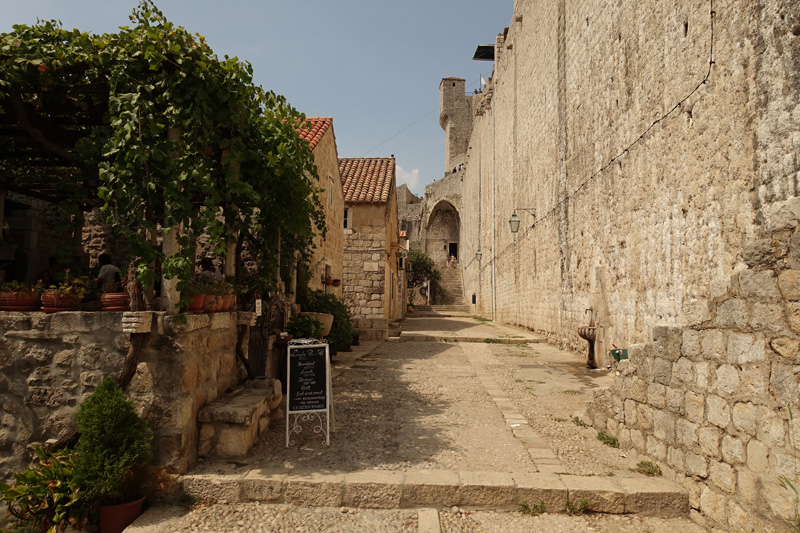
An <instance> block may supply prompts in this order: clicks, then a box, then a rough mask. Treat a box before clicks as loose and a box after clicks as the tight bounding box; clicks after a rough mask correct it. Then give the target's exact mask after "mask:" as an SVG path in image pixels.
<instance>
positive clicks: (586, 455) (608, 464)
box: [465, 344, 639, 475]
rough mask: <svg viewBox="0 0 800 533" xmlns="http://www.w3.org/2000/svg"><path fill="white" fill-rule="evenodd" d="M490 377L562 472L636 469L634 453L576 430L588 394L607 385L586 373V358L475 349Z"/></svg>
mask: <svg viewBox="0 0 800 533" xmlns="http://www.w3.org/2000/svg"><path fill="white" fill-rule="evenodd" d="M465 349H472V350H477V353H478V354H479V357H480V359H481V360H482V361H483V363H484V364H485V365H486V367H487V368H488V369H489V371H490V372H491V373H492V377H493V378H494V380H495V381H496V382H497V384H498V385H500V387H501V388H502V389H503V391H504V392H505V393H506V394H508V396H509V397H510V398H511V401H512V402H513V403H514V404H515V405H516V406H517V408H518V409H519V410H520V412H521V413H522V414H523V415H524V416H525V418H526V419H527V420H528V424H530V426H531V428H533V429H534V431H536V432H537V433H538V434H539V435H540V436H541V437H542V438H544V439H545V440H546V441H547V442H548V443H549V444H550V447H551V449H552V450H553V451H554V452H556V454H557V455H558V457H559V459H561V461H562V462H563V463H564V467H565V469H564V471H565V472H569V473H571V474H579V475H588V474H592V475H605V474H607V473H608V472H610V471H613V470H628V469H632V468H635V466H636V463H637V462H638V460H639V458H638V457H637V456H636V454H635V452H634V451H626V452H624V453H623V452H621V451H620V450H619V449H616V448H611V447H609V446H607V445H605V444H603V443H602V442H600V441H599V440H597V430H596V429H594V428H591V427H582V426H579V425H576V424H575V423H574V422H573V421H572V418H573V415H574V413H575V412H576V411H579V410H581V409H583V408H584V407H585V406H586V404H587V403H588V402H589V401H590V400H591V399H592V389H593V388H595V387H598V386H608V385H610V384H611V381H610V376H609V375H608V373H607V372H606V371H591V372H589V371H587V370H586V368H585V359H584V358H585V356H584V355H583V354H580V355H579V354H575V353H573V352H569V351H566V350H560V349H558V348H556V347H554V346H550V345H547V344H528V345H520V346H514V345H502V344H483V345H482V344H474V345H472V346H471V347H467V346H466V345H465Z"/></svg>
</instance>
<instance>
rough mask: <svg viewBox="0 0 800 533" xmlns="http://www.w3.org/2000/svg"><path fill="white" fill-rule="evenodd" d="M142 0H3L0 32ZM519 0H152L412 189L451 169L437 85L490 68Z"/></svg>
mask: <svg viewBox="0 0 800 533" xmlns="http://www.w3.org/2000/svg"><path fill="white" fill-rule="evenodd" d="M137 3H138V0H23V1H20V0H0V32H8V31H12V26H13V25H14V24H35V23H36V19H37V18H38V19H42V20H50V19H57V20H60V21H61V22H62V24H63V25H64V27H65V28H68V29H72V28H78V29H80V30H82V31H90V32H95V33H107V32H114V31H116V28H117V27H119V26H124V25H128V24H129V23H130V21H129V19H128V15H130V13H131V11H132V10H133V8H134V7H135V6H136V5H137ZM513 4H514V2H513V0H491V1H490V2H486V1H485V0H400V1H388V0H260V1H258V0H226V1H222V0H215V1H212V0H156V5H157V6H158V8H159V9H161V11H163V12H164V14H165V15H166V17H167V18H168V19H169V20H170V21H172V22H173V23H175V24H178V25H180V26H183V27H184V28H186V29H187V30H189V31H190V32H192V33H199V34H201V35H204V36H205V37H206V39H207V41H208V43H209V45H210V46H211V47H212V48H213V49H214V51H215V52H216V53H217V55H218V56H220V57H222V56H223V55H226V54H227V55H228V56H231V57H233V56H236V57H238V58H239V59H240V60H243V61H248V62H249V63H251V64H252V65H253V70H254V81H255V82H256V83H257V84H259V85H261V86H262V87H264V88H265V89H268V90H273V91H275V92H276V93H279V94H283V95H284V96H286V98H287V99H288V100H289V102H290V103H291V104H292V105H293V106H294V107H296V108H297V109H298V110H300V111H302V112H303V113H305V114H306V115H307V116H325V117H328V116H330V117H333V128H334V132H335V134H336V144H337V148H338V151H339V157H388V156H390V155H392V154H394V155H395V157H396V159H397V184H398V185H400V184H402V183H407V184H408V186H409V188H410V189H411V190H412V191H413V192H415V193H416V194H421V193H422V192H423V191H424V188H425V185H427V184H428V183H431V182H432V181H433V180H435V179H439V178H440V177H442V176H443V175H444V131H442V129H441V127H440V126H439V112H438V107H439V82H440V81H441V79H442V78H445V77H449V76H457V77H460V78H464V79H466V80H467V81H466V85H467V92H472V90H473V89H475V88H477V87H478V86H479V83H480V77H481V75H483V77H484V78H488V77H489V76H490V75H491V72H492V67H493V63H492V62H490V61H473V60H472V55H473V54H474V52H475V48H476V47H477V45H479V44H493V43H494V41H495V36H496V35H497V34H498V33H501V32H502V31H503V28H504V27H505V26H508V24H509V22H510V21H511V15H512V12H513Z"/></svg>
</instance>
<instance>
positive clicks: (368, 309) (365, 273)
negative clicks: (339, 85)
mask: <svg viewBox="0 0 800 533" xmlns="http://www.w3.org/2000/svg"><path fill="white" fill-rule="evenodd" d="M339 168H340V172H341V176H342V187H343V190H344V205H345V211H346V213H345V230H344V234H345V235H344V278H343V280H342V285H343V287H344V299H345V301H346V302H347V304H348V306H349V307H350V313H351V315H352V316H353V318H354V319H355V322H356V327H358V328H359V329H361V330H362V331H364V332H365V337H364V338H370V337H371V336H374V337H377V338H384V337H385V336H386V335H387V334H388V325H389V323H390V322H393V321H394V320H397V319H398V318H400V316H401V313H402V309H401V306H402V305H403V287H402V279H403V278H402V277H401V276H400V274H399V268H398V259H399V257H400V246H399V243H398V222H397V200H396V194H397V192H396V187H395V160H394V158H393V157H385V158H342V159H339Z"/></svg>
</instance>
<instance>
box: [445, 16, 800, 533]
mask: <svg viewBox="0 0 800 533" xmlns="http://www.w3.org/2000/svg"><path fill="white" fill-rule="evenodd" d="M798 35H800V11H798V8H797V4H796V2H790V1H788V0H755V1H745V0H733V1H730V2H725V3H721V2H718V1H714V2H711V1H710V0H709V1H707V2H695V1H688V0H686V1H684V0H678V1H677V2H673V3H670V4H669V5H666V4H663V3H661V2H657V1H655V0H646V1H644V2H639V1H637V2H634V1H632V0H623V1H622V2H618V3H616V4H615V5H614V7H613V9H609V7H608V5H607V3H604V2H599V1H594V0H590V1H586V2H567V1H566V0H556V1H553V2H547V1H544V0H517V1H516V2H515V6H514V14H513V16H512V19H511V21H510V25H509V27H508V28H506V29H505V30H504V31H503V32H502V33H501V34H499V35H498V37H497V39H496V43H495V50H494V61H495V65H494V72H493V75H492V77H491V78H490V79H489V81H488V84H487V86H486V87H485V88H484V90H483V93H482V94H481V95H477V96H475V95H466V94H464V90H463V87H462V86H461V85H459V81H458V79H454V78H445V79H444V80H443V81H442V84H441V85H440V99H441V107H442V114H441V115H440V119H441V118H442V116H444V117H446V120H444V123H443V124H442V126H443V128H444V129H445V131H446V135H447V139H448V141H447V149H446V150H447V152H446V160H447V161H449V162H450V163H448V166H453V165H455V164H456V163H454V162H455V161H458V157H459V156H458V155H454V154H453V148H452V147H453V146H463V145H460V144H459V139H460V135H461V134H460V133H459V132H460V131H462V129H461V128H459V127H454V126H453V124H451V122H452V121H456V120H459V119H458V118H457V117H458V116H459V115H457V114H455V113H451V112H448V110H449V109H455V108H460V109H463V108H471V109H472V110H473V112H472V115H471V117H470V119H469V120H468V121H466V122H465V124H464V127H468V128H469V135H468V139H469V140H468V142H467V144H466V148H465V149H464V153H463V162H464V164H465V168H464V170H463V172H464V174H463V185H462V198H463V203H462V205H463V207H462V209H461V210H460V212H459V214H460V217H461V231H460V249H461V258H462V264H463V265H464V270H463V276H464V285H465V287H464V288H465V293H467V294H476V295H477V303H476V304H475V305H474V307H473V311H474V312H475V313H476V314H481V315H483V316H489V317H492V318H494V319H495V320H498V321H500V322H504V323H510V324H517V325H520V326H523V327H526V328H529V329H532V330H535V331H537V332H541V333H543V334H544V335H546V336H547V338H548V339H549V340H550V341H551V342H554V343H557V344H559V345H562V346H570V347H573V348H577V349H582V350H585V349H586V345H585V341H583V340H581V339H580V338H579V337H578V336H577V328H578V327H579V326H585V325H586V324H587V323H588V320H589V319H588V316H587V315H585V311H586V310H587V309H592V311H593V314H594V318H595V321H596V323H597V326H598V329H597V332H598V334H597V342H596V353H597V354H598V359H599V361H598V362H599V364H601V365H605V364H607V363H609V362H610V361H609V359H610V358H609V356H608V350H609V349H610V348H611V344H612V343H613V344H615V345H617V346H620V347H623V348H625V347H629V346H630V347H631V348H632V349H631V361H630V363H628V365H629V366H628V369H626V370H625V373H623V374H624V376H623V378H621V379H620V380H618V385H617V387H615V388H614V389H613V390H611V391H609V392H608V393H607V394H608V395H609V396H608V398H607V400H608V401H607V402H606V404H610V405H612V406H613V407H611V408H608V410H606V411H605V413H606V415H605V416H606V418H605V419H604V418H603V417H602V416H601V417H599V418H597V420H596V423H597V424H598V425H600V426H601V427H605V428H607V430H609V431H611V432H619V433H620V434H619V436H620V438H621V440H622V441H623V442H627V443H628V445H630V446H633V447H636V448H637V449H638V450H640V451H641V452H642V453H646V454H648V455H650V456H651V457H653V458H655V459H656V460H658V461H660V462H661V463H662V464H663V465H664V468H665V470H667V471H668V472H672V473H673V474H674V477H675V478H676V479H681V480H688V481H686V484H687V486H690V487H693V488H691V489H690V490H691V491H693V497H692V503H693V506H694V507H695V508H696V509H698V510H699V511H700V512H702V513H703V515H704V517H705V519H706V520H708V521H709V524H710V525H714V526H716V527H719V528H721V529H722V530H731V531H753V530H756V531H762V530H769V531H773V530H780V529H779V528H780V527H782V526H781V523H782V522H781V520H782V517H784V516H786V512H787V510H788V508H787V501H788V500H787V499H786V494H787V493H788V492H787V491H786V490H785V489H783V488H782V487H780V486H779V482H778V479H777V478H778V477H779V476H781V475H787V476H796V469H795V466H796V464H795V463H792V462H791V461H790V460H789V458H790V457H795V456H796V455H794V454H795V452H796V443H797V439H794V438H793V440H792V441H789V439H788V437H789V436H790V435H791V436H792V437H794V433H796V432H795V431H794V430H792V429H790V428H791V427H793V426H792V424H790V419H789V414H788V412H789V411H788V410H789V408H791V409H792V410H793V412H795V413H797V412H799V410H798V407H800V406H799V405H798V397H797V392H796V386H797V381H798V373H800V369H799V368H800V367H798V361H797V358H796V357H797V345H796V344H795V342H796V341H797V339H798V332H797V331H796V330H795V329H793V328H792V316H793V313H794V303H793V302H794V300H793V299H792V298H791V297H790V296H791V294H793V293H792V291H793V290H795V289H792V288H790V286H791V285H792V284H793V283H796V281H791V280H793V279H794V278H792V276H793V274H792V273H789V274H786V273H785V272H784V271H791V270H793V269H795V268H796V267H793V266H791V265H789V266H781V265H778V264H770V266H762V265H760V264H756V263H753V261H752V258H751V256H752V254H754V253H755V251H754V249H753V248H752V247H750V246H748V243H751V242H756V241H758V239H765V238H766V239H768V242H763V241H759V242H761V244H759V245H757V247H758V246H760V247H761V248H769V253H772V254H775V255H776V256H777V258H778V259H779V258H781V257H783V255H782V254H783V253H784V249H785V246H788V245H787V244H786V242H787V241H786V239H785V238H784V237H785V236H781V235H778V234H780V231H781V230H779V229H776V228H777V227H779V226H770V227H768V226H767V225H766V221H767V220H769V219H770V213H772V212H773V211H774V210H775V209H776V206H779V205H781V202H783V201H785V200H787V199H790V198H793V197H794V196H796V195H798V192H800V158H798V156H797V154H798V153H800V39H799V38H798ZM454 83H455V85H453V84H454ZM458 164H460V163H458ZM514 212H516V213H517V216H518V217H519V218H520V219H521V222H522V224H521V226H520V230H519V232H518V233H511V232H510V231H509V224H508V222H509V219H510V218H511V216H512V213H514ZM776 231H777V232H778V233H775V232H776ZM790 233H791V232H790ZM790 240H791V239H790ZM773 245H774V246H776V248H772V246H773ZM478 250H480V251H481V260H478V259H477V257H476V252H477V251H478ZM732 276H733V277H734V278H733V281H731V279H732ZM795 287H796V285H795ZM781 288H783V289H784V292H782V291H781ZM787 290H788V291H789V292H785V291H787ZM764 291H766V292H764ZM709 302H710V305H709V304H708V303H709ZM706 306H708V308H707V309H706V311H705V312H706V313H707V314H706V315H704V316H705V318H704V319H703V321H701V322H697V320H698V313H701V312H702V310H703V309H705V308H706ZM665 328H666V329H665ZM654 332H655V334H654ZM641 345H643V347H642V346H641ZM634 346H636V347H635V348H634ZM784 352H785V353H787V354H788V355H783V353H784ZM651 393H652V394H651ZM753 417H755V420H756V422H755V427H753V426H752V424H751V419H752V418H753ZM737 420H738V421H737ZM751 459H752V464H750V462H751ZM670 475H672V474H670ZM795 480H796V478H795ZM779 490H783V491H784V492H783V493H780V495H779ZM788 494H789V495H790V496H791V493H788ZM751 519H752V521H750V520H751ZM764 524H766V525H764ZM726 528H727V529H726Z"/></svg>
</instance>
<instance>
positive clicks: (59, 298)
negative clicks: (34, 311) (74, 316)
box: [42, 292, 82, 313]
mask: <svg viewBox="0 0 800 533" xmlns="http://www.w3.org/2000/svg"><path fill="white" fill-rule="evenodd" d="M81 299H82V298H81V297H80V296H78V295H77V294H59V293H57V292H45V293H42V311H44V312H45V313H57V312H59V311H77V310H78V307H80V305H81Z"/></svg>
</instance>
